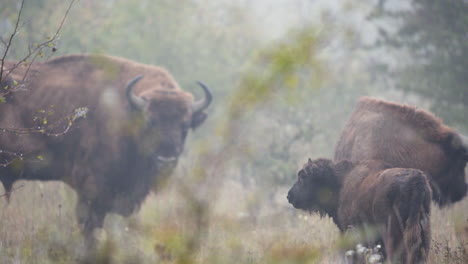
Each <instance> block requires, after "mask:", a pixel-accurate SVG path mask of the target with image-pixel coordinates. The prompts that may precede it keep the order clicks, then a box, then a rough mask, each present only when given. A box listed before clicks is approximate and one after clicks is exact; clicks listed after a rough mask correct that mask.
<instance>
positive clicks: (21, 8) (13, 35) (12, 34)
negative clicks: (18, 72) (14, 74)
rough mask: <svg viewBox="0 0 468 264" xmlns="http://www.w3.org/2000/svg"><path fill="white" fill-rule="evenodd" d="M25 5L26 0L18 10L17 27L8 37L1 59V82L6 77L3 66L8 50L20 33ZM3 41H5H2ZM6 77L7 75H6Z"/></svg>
mask: <svg viewBox="0 0 468 264" xmlns="http://www.w3.org/2000/svg"><path fill="white" fill-rule="evenodd" d="M23 6H24V0H22V1H21V6H20V9H19V11H18V17H17V18H16V23H15V29H14V30H13V33H11V36H10V38H9V39H8V45H6V47H5V52H4V53H3V57H2V61H1V67H0V82H1V81H2V80H3V79H4V78H3V66H4V65H5V58H6V56H7V54H8V51H9V50H10V47H11V42H12V41H13V38H14V37H15V35H16V33H18V25H19V22H20V19H21V13H22V12H23ZM2 42H3V41H2ZM5 79H6V77H5Z"/></svg>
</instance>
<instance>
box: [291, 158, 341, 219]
mask: <svg viewBox="0 0 468 264" xmlns="http://www.w3.org/2000/svg"><path fill="white" fill-rule="evenodd" d="M340 167H342V164H341V163H338V164H336V165H335V164H334V163H333V162H332V161H331V160H328V159H317V160H313V161H312V160H311V159H309V160H308V162H307V163H306V164H304V166H303V168H302V169H301V170H300V171H299V172H298V174H297V175H298V177H297V182H296V183H295V184H294V185H293V187H292V188H291V190H290V191H289V192H288V196H287V198H288V201H289V203H291V204H292V205H293V206H294V207H295V208H297V209H303V210H307V211H311V212H319V213H320V214H321V215H322V214H324V213H327V214H329V215H330V216H333V215H334V214H335V212H336V210H337V203H338V195H339V190H340V186H341V181H340V178H341V176H340V175H339V174H340Z"/></svg>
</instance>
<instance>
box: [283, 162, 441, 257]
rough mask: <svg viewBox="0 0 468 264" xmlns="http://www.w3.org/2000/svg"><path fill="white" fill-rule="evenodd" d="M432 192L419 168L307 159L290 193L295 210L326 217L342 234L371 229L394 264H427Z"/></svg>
mask: <svg viewBox="0 0 468 264" xmlns="http://www.w3.org/2000/svg"><path fill="white" fill-rule="evenodd" d="M431 196H432V194H431V188H430V186H429V182H428V179H427V178H426V175H425V174H424V173H423V172H422V171H420V170H417V169H405V168H390V165H388V164H386V163H384V162H381V161H373V160H369V161H361V162H359V163H356V164H354V163H351V162H349V161H340V162H336V163H335V162H333V161H331V160H328V159H317V160H314V161H312V160H310V159H309V161H308V162H307V163H306V164H305V165H304V166H303V168H302V169H301V170H300V171H299V173H298V180H297V182H296V183H295V184H294V186H293V187H292V188H291V190H290V191H289V193H288V197H287V198H288V200H289V202H290V203H291V204H292V205H293V206H294V207H295V208H298V209H303V210H307V211H311V212H319V213H320V214H321V215H322V214H328V215H329V216H330V217H331V218H332V219H333V221H334V222H335V224H336V225H337V226H338V227H339V229H340V230H341V231H342V232H345V231H346V230H348V229H349V228H358V230H362V228H363V227H372V228H374V229H375V232H376V237H374V239H373V240H372V241H368V242H370V243H371V244H373V243H379V244H383V246H384V249H385V255H386V256H387V258H389V259H391V260H393V261H397V263H405V264H406V263H408V264H410V263H421V262H425V260H426V258H427V255H428V251H429V248H430V239H431V238H430V235H431V230H430V219H429V215H430V203H431Z"/></svg>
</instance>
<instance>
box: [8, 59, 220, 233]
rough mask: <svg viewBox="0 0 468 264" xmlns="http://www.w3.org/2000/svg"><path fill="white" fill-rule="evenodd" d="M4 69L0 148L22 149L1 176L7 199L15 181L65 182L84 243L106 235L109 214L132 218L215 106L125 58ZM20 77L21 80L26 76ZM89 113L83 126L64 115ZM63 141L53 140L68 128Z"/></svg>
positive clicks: (207, 93) (161, 73) (60, 61)
mask: <svg viewBox="0 0 468 264" xmlns="http://www.w3.org/2000/svg"><path fill="white" fill-rule="evenodd" d="M14 65H15V63H14V62H8V61H7V62H6V63H5V73H6V75H5V76H6V78H4V79H3V82H2V84H1V87H2V88H3V87H5V89H6V90H8V89H12V91H13V90H14V92H12V93H6V96H5V99H4V102H3V103H1V104H0V113H1V115H0V127H1V128H17V129H16V130H14V131H15V132H18V131H22V130H21V129H24V128H26V129H29V130H27V131H29V132H28V133H24V134H21V135H18V133H8V132H4V133H0V149H1V150H2V151H3V154H0V155H3V157H0V158H7V157H6V156H5V155H6V153H13V152H15V151H21V152H22V153H24V156H22V157H21V158H20V159H17V160H15V161H14V162H13V163H11V164H10V166H5V167H1V168H0V181H1V182H2V183H3V186H4V187H5V190H6V192H7V193H10V192H11V190H12V185H13V183H14V182H15V181H17V180H41V181H45V180H61V181H63V182H65V183H67V184H68V185H70V186H71V187H72V188H73V189H75V191H76V192H77V194H78V200H79V201H78V205H77V209H76V213H77V216H78V220H79V222H80V223H81V225H82V227H83V230H84V233H85V235H89V234H90V233H92V230H93V229H94V228H96V227H102V225H103V221H104V218H105V216H106V214H107V213H108V212H114V213H118V214H121V215H123V216H128V215H129V214H131V213H132V212H133V211H134V210H136V209H137V208H138V207H139V206H140V204H141V203H142V202H143V200H144V198H145V197H146V196H147V194H148V193H149V192H150V190H151V188H152V186H153V185H154V184H155V183H157V181H158V180H160V179H161V178H164V177H166V176H168V175H169V174H170V173H171V171H172V170H173V168H174V166H175V165H176V163H177V160H178V157H179V155H180V154H181V152H182V149H183V146H184V142H185V138H186V135H187V132H188V131H189V130H190V129H195V128H197V127H198V126H199V125H200V124H202V123H203V121H204V120H205V118H206V117H207V114H206V113H205V112H204V110H205V109H206V108H207V107H208V106H209V104H210V102H211V101H212V96H211V94H210V91H209V90H208V88H207V87H206V86H204V85H203V84H201V83H199V84H200V86H201V87H202V89H203V91H204V98H203V99H201V100H199V101H194V99H193V96H192V94H190V93H188V92H185V91H183V90H182V89H180V88H179V86H178V84H177V83H176V81H175V80H174V79H173V77H172V76H171V75H170V74H169V73H168V72H167V71H166V70H165V69H163V68H160V67H156V66H152V65H146V64H141V63H137V62H134V61H130V60H126V59H123V58H117V57H110V56H94V55H70V56H64V57H59V58H56V59H53V60H50V61H48V62H45V63H35V64H33V65H31V66H30V67H28V66H20V67H17V68H14ZM24 76H26V78H24V80H23V77H24ZM76 109H86V110H87V114H86V118H85V119H83V120H79V121H78V120H77V121H76V122H75V123H74V124H73V126H71V128H70V127H68V126H69V125H70V123H69V122H72V121H74V119H71V118H67V119H65V122H64V119H63V117H64V115H66V114H69V113H73V112H74V111H76ZM67 128H70V129H69V130H68V132H67V133H62V134H61V133H60V132H58V133H56V132H57V131H61V129H67Z"/></svg>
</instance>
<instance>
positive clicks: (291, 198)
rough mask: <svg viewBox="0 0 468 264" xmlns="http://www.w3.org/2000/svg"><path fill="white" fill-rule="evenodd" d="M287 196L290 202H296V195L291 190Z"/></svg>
mask: <svg viewBox="0 0 468 264" xmlns="http://www.w3.org/2000/svg"><path fill="white" fill-rule="evenodd" d="M286 198H287V199H288V202H289V203H290V204H293V203H294V197H293V194H292V193H291V191H289V192H288V196H286Z"/></svg>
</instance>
